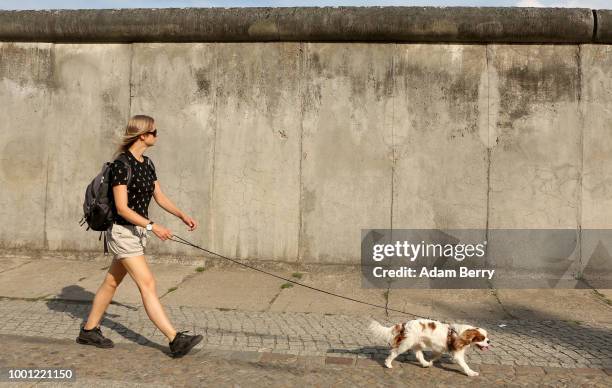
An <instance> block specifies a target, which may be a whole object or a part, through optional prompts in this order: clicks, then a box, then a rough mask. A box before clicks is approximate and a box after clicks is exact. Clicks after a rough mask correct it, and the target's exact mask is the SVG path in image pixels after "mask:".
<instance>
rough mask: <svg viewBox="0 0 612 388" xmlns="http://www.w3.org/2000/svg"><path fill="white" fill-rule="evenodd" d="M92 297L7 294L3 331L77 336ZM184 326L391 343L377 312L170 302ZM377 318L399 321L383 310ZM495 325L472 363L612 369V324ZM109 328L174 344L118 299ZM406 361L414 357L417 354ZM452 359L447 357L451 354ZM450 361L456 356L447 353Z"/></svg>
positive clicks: (301, 343)
mask: <svg viewBox="0 0 612 388" xmlns="http://www.w3.org/2000/svg"><path fill="white" fill-rule="evenodd" d="M90 306H91V305H90V304H88V303H75V302H71V301H58V300H37V301H26V300H13V299H8V298H4V299H0V334H11V335H23V336H30V337H45V338H53V339H58V340H70V341H74V339H75V337H76V336H77V335H78V330H79V325H80V324H81V322H83V321H84V319H86V317H87V314H88V312H89V309H90ZM165 309H166V312H167V313H168V315H169V317H170V319H171V322H173V324H174V325H175V327H176V329H177V330H192V331H194V332H196V333H199V334H202V335H204V340H203V341H202V342H201V343H200V344H199V345H197V349H201V348H205V349H219V350H224V349H225V350H238V351H253V352H273V353H279V354H293V355H300V356H334V357H340V358H345V359H351V360H353V363H354V362H356V360H358V359H364V358H372V357H382V356H384V355H386V354H387V353H388V349H387V347H386V346H384V344H382V343H377V342H375V341H374V340H373V339H372V338H371V336H370V334H369V332H368V331H367V329H366V327H367V324H368V323H369V319H370V317H367V316H363V317H356V316H348V315H330V314H316V313H277V312H255V311H235V310H219V309H200V308H193V307H172V306H167V307H165ZM374 318H375V319H378V320H379V321H381V322H383V323H390V322H393V321H395V320H394V319H392V320H391V321H389V320H386V319H384V315H383V316H376V317H374ZM470 323H471V324H475V325H478V326H481V327H484V328H485V329H487V330H488V331H489V333H490V338H491V340H492V344H493V348H492V350H491V351H486V352H479V351H477V350H473V351H471V352H469V353H468V355H467V360H468V362H469V363H471V364H485V365H506V366H515V367H516V366H538V367H558V368H597V369H600V370H605V369H612V327H609V326H605V325H596V324H578V323H572V322H562V321H497V322H482V321H477V322H470ZM101 325H102V331H103V333H104V334H105V335H106V336H108V337H109V338H111V339H112V340H113V341H114V342H115V343H125V344H139V345H145V346H142V347H159V346H160V345H161V346H162V347H164V348H167V339H166V338H165V336H164V335H163V334H161V333H160V332H159V331H158V330H157V329H156V327H155V326H154V325H153V323H152V322H151V321H150V320H149V318H148V316H147V314H146V312H145V310H144V308H143V307H142V306H140V308H136V307H134V306H126V305H117V304H111V305H110V306H109V308H108V309H107V312H106V315H105V317H104V319H103V320H102V324H101ZM400 360H404V361H409V362H411V361H414V356H413V354H412V353H406V354H404V355H403V356H401V357H400ZM443 360H444V359H443ZM446 361H448V359H446Z"/></svg>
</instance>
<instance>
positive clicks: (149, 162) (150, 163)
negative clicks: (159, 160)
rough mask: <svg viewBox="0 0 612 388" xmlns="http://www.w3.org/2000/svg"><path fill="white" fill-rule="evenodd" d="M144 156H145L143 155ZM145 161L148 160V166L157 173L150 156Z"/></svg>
mask: <svg viewBox="0 0 612 388" xmlns="http://www.w3.org/2000/svg"><path fill="white" fill-rule="evenodd" d="M143 156H144V155H143ZM145 159H146V160H147V164H148V165H149V166H151V168H152V169H153V172H155V165H154V164H153V162H152V161H151V159H150V158H149V157H148V156H145Z"/></svg>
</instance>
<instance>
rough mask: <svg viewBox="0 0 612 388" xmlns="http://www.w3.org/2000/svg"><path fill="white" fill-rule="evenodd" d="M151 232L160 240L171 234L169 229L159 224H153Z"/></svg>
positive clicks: (167, 237)
mask: <svg viewBox="0 0 612 388" xmlns="http://www.w3.org/2000/svg"><path fill="white" fill-rule="evenodd" d="M153 233H155V235H156V236H157V237H159V239H160V240H162V241H165V240H167V239H169V238H170V237H172V236H173V235H172V232H171V231H170V229H167V228H165V227H163V226H161V225H160V224H153Z"/></svg>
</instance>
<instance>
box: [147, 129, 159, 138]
mask: <svg viewBox="0 0 612 388" xmlns="http://www.w3.org/2000/svg"><path fill="white" fill-rule="evenodd" d="M148 133H150V134H152V135H153V136H154V137H157V129H155V130H153V131H151V132H148Z"/></svg>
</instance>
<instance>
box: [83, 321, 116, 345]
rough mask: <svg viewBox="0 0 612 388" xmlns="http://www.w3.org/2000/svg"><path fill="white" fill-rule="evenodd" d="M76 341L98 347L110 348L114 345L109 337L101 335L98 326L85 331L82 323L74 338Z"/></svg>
mask: <svg viewBox="0 0 612 388" xmlns="http://www.w3.org/2000/svg"><path fill="white" fill-rule="evenodd" d="M76 342H77V343H79V344H83V345H93V346H96V347H98V348H112V347H113V346H115V344H114V343H113V341H112V340H111V339H110V338H106V337H104V336H103V335H102V330H100V328H99V327H96V328H94V329H91V330H90V331H85V329H84V325H82V326H81V331H80V332H79V336H78V337H77V338H76Z"/></svg>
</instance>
